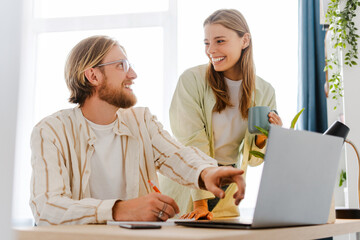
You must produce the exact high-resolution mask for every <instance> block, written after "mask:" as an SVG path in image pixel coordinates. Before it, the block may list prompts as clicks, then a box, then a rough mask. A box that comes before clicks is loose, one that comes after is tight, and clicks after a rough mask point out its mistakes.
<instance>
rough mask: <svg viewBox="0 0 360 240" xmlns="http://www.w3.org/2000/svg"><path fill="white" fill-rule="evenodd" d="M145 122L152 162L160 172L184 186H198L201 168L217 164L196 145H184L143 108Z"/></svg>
mask: <svg viewBox="0 0 360 240" xmlns="http://www.w3.org/2000/svg"><path fill="white" fill-rule="evenodd" d="M145 122H146V125H147V128H148V131H149V133H150V137H151V142H152V148H153V153H154V162H155V165H156V167H157V169H159V171H160V173H161V174H163V175H165V176H167V177H169V178H170V179H172V180H174V181H175V182H178V183H179V184H182V185H184V186H188V187H192V188H199V177H200V173H201V171H202V170H204V169H205V168H207V167H214V166H217V164H216V160H215V159H212V158H211V157H209V156H207V155H206V154H205V153H203V152H202V151H200V150H199V149H198V148H196V147H186V146H184V145H183V144H181V143H180V142H178V141H177V140H175V139H174V138H172V137H171V136H170V134H169V133H168V132H167V131H165V130H164V129H163V126H162V124H161V123H160V122H159V121H157V119H156V117H155V116H153V115H151V113H150V111H149V110H148V109H146V110H145Z"/></svg>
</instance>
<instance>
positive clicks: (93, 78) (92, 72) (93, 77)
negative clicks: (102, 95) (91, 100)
mask: <svg viewBox="0 0 360 240" xmlns="http://www.w3.org/2000/svg"><path fill="white" fill-rule="evenodd" d="M84 74H85V77H86V79H87V80H88V81H89V82H90V83H91V85H93V86H98V85H99V84H100V79H99V73H98V70H97V69H95V68H88V69H86V70H85V72H84Z"/></svg>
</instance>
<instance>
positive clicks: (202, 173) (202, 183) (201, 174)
mask: <svg viewBox="0 0 360 240" xmlns="http://www.w3.org/2000/svg"><path fill="white" fill-rule="evenodd" d="M208 171H209V167H207V168H204V169H203V170H202V171H201V173H200V176H199V188H200V189H203V190H206V186H205V182H204V178H205V176H206V174H207V172H208Z"/></svg>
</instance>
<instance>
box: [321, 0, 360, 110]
mask: <svg viewBox="0 0 360 240" xmlns="http://www.w3.org/2000/svg"><path fill="white" fill-rule="evenodd" d="M341 2H343V1H340V0H330V1H329V4H328V8H327V12H326V14H325V21H326V23H327V24H328V25H329V29H328V31H329V33H330V34H331V40H330V46H331V48H333V49H335V50H336V51H335V52H334V53H332V54H331V55H330V56H329V57H327V59H326V60H325V61H326V66H325V68H324V71H325V72H326V71H328V70H329V69H330V70H332V74H331V76H330V77H329V79H328V83H329V91H330V92H331V93H332V98H333V99H335V100H339V98H340V97H343V83H342V76H341V74H340V72H341V66H340V63H341V61H340V60H339V54H341V52H344V53H345V58H344V63H345V65H348V66H349V67H353V66H355V65H357V59H358V49H357V40H358V39H359V37H360V36H359V35H358V34H357V33H356V31H357V30H358V29H357V28H356V27H355V23H354V21H353V18H354V17H355V16H356V14H355V12H356V9H357V7H358V6H360V1H359V0H346V4H345V6H344V8H343V9H340V3H341ZM347 47H348V48H347ZM336 108H337V106H335V107H334V110H335V109H336Z"/></svg>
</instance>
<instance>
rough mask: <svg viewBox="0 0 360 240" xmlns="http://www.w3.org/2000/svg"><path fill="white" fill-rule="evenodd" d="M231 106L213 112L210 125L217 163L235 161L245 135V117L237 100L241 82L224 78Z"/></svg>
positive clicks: (228, 163)
mask: <svg viewBox="0 0 360 240" xmlns="http://www.w3.org/2000/svg"><path fill="white" fill-rule="evenodd" d="M225 82H226V84H227V86H228V89H229V95H230V102H231V104H232V105H233V107H228V106H227V107H226V108H225V109H224V110H223V111H221V113H218V112H213V114H212V127H213V134H214V145H215V159H216V160H217V161H218V163H219V164H222V165H230V164H234V163H236V162H237V160H238V157H239V147H240V144H241V142H242V140H243V139H244V137H245V132H246V129H247V119H243V118H242V115H241V112H240V109H239V101H240V98H241V82H242V80H239V81H233V80H230V79H227V78H225Z"/></svg>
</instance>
